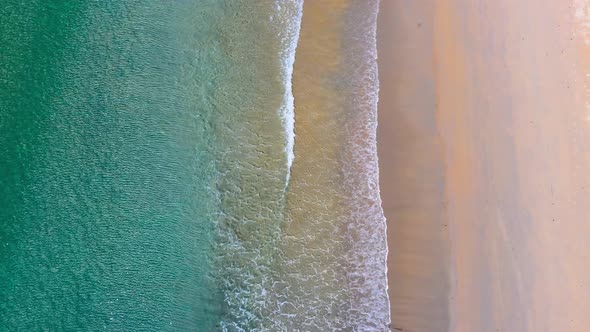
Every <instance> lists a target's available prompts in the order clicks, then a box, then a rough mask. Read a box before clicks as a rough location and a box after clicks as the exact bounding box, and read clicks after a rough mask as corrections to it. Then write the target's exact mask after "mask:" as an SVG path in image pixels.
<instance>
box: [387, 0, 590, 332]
mask: <svg viewBox="0 0 590 332" xmlns="http://www.w3.org/2000/svg"><path fill="white" fill-rule="evenodd" d="M534 5H535V6H534V7H532V6H531V4H530V3H529V4H527V3H525V2H518V1H510V0H498V1H484V0H477V1H475V0H472V1H467V0H441V1H436V2H435V1H429V2H428V3H426V2H421V3H420V4H417V3H416V2H409V1H402V0H391V1H382V8H381V13H380V26H379V29H380V30H379V51H380V53H379V65H380V82H381V94H380V109H379V112H380V114H379V133H378V135H379V153H380V168H381V192H382V198H383V201H384V203H383V204H384V208H385V214H386V217H387V218H388V233H389V234H388V236H389V243H390V256H389V284H390V299H391V304H392V305H391V309H392V321H393V325H394V327H396V328H400V329H403V330H404V331H446V330H448V331H466V332H470V331H482V332H486V331H507V332H512V331H535V332H536V331H587V330H588V329H590V315H587V314H586V312H587V310H588V308H590V292H589V291H588V289H587V288H588V287H590V284H589V282H590V268H589V267H588V265H587V262H588V257H590V242H589V241H587V238H588V234H589V231H590V222H589V220H590V219H589V214H590V195H589V194H588V190H590V176H589V175H587V172H586V170H587V169H589V166H590V165H589V164H590V159H589V157H590V146H589V143H590V128H589V122H588V121H589V112H588V106H587V105H588V101H589V100H590V99H589V97H590V95H589V91H588V88H587V87H588V86H589V84H588V83H589V82H588V77H587V75H588V74H589V73H590V66H589V60H590V57H589V55H590V54H589V47H588V44H587V43H586V40H587V39H588V35H589V34H588V33H587V31H588V29H587V27H586V25H585V20H586V17H587V16H590V15H586V13H587V12H588V11H584V8H583V5H582V2H578V1H559V2H558V1H551V0H540V1H536V2H535V3H534ZM576 6H577V8H578V10H577V11H576ZM576 12H577V15H576Z"/></svg>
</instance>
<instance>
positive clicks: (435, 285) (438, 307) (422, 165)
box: [377, 0, 449, 331]
mask: <svg viewBox="0 0 590 332" xmlns="http://www.w3.org/2000/svg"><path fill="white" fill-rule="evenodd" d="M431 7H432V6H431V5H429V4H426V3H417V2H406V1H397V0H395V1H381V4H380V10H379V18H378V28H377V47H378V64H379V84H380V93H379V105H378V126H377V149H378V154H379V174H380V179H379V185H380V188H381V199H382V207H383V211H384V213H385V217H386V218H387V237H388V248H389V253H388V264H387V271H388V284H389V299H390V313H391V321H392V324H391V326H392V328H393V329H396V328H397V329H403V330H409V331H445V330H447V327H448V324H449V317H448V316H449V315H448V304H447V300H446V299H447V297H448V294H449V279H448V275H449V271H448V264H447V262H448V259H449V255H448V252H449V241H448V235H447V222H446V216H445V210H444V205H445V203H444V190H445V184H444V154H443V143H442V140H441V138H440V137H439V135H438V134H437V130H436V126H437V125H436V121H437V114H436V90H435V88H436V84H435V75H434V74H435V72H434V58H433V51H434V50H433V39H434V36H433V16H434V11H433V9H432V8H431Z"/></svg>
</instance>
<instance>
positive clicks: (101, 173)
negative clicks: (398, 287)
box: [0, 0, 389, 331]
mask: <svg viewBox="0 0 590 332" xmlns="http://www.w3.org/2000/svg"><path fill="white" fill-rule="evenodd" d="M302 5H303V2H302V1H299V0H264V1H251V0H199V1H188V0H185V1H181V0H178V1H139V0H126V1H69V2H65V1H63V2H61V1H60V2H58V1H40V0H30V1H25V2H23V1H19V0H4V1H2V3H1V5H0V45H2V46H1V47H0V133H1V135H0V156H1V157H0V331H37V330H43V331H79V330H90V331H95V330H108V331H147V330H149V331H218V330H221V331H282V330H314V329H315V330H326V329H336V330H358V331H363V330H374V329H377V330H381V329H383V327H384V326H385V325H386V324H387V323H388V314H389V312H388V308H387V295H386V280H385V273H384V272H385V266H384V264H383V263H384V257H385V256H384V255H385V252H386V247H385V242H384V229H383V227H384V224H383V218H382V212H381V209H380V206H379V204H378V203H379V198H378V187H376V181H377V170H376V169H375V165H376V155H375V154H374V151H375V146H374V144H375V137H374V127H375V125H376V119H375V111H376V99H375V98H374V96H375V93H376V89H377V82H376V78H375V76H376V63H375V61H374V58H375V54H373V53H371V52H373V51H372V50H373V49H374V46H375V41H374V25H375V16H376V8H377V7H376V6H377V2H375V3H373V4H370V5H366V4H362V3H360V2H356V3H355V5H354V6H351V7H350V15H349V16H350V17H348V19H347V20H348V21H349V23H348V24H351V29H350V31H349V32H350V36H348V35H347V36H345V37H346V38H348V39H350V40H353V42H351V43H350V45H351V46H352V47H353V48H352V49H351V50H352V51H351V54H354V55H355V56H356V55H360V57H359V56H356V57H354V56H350V57H344V58H345V60H346V66H347V68H351V70H350V71H349V72H348V71H347V72H346V73H341V74H340V75H335V76H334V77H330V78H328V79H326V84H330V85H333V86H339V87H341V88H342V91H343V98H338V102H340V101H342V100H344V101H346V102H347V103H348V106H343V105H340V104H334V105H336V106H335V108H339V110H338V111H337V112H334V115H333V116H334V118H333V119H332V118H325V119H324V120H325V121H327V123H330V128H331V130H333V131H334V132H335V133H336V132H338V133H337V135H336V136H331V137H332V138H330V140H326V142H323V143H322V142H313V144H328V142H331V143H330V144H332V143H334V142H335V143H334V144H333V145H332V146H331V147H328V149H329V150H331V151H332V150H333V151H339V152H337V153H338V154H339V155H340V156H341V157H340V159H338V160H331V161H329V162H326V163H325V164H321V163H324V160H323V159H322V158H318V159H317V160H314V159H309V160H299V161H298V160H297V159H296V155H297V153H295V152H294V151H296V150H297V145H296V143H297V140H296V139H295V136H294V129H296V128H297V123H295V122H294V121H295V116H294V114H295V109H294V100H293V95H292V92H291V89H292V86H291V75H292V71H293V63H294V61H295V59H296V52H295V51H296V45H297V42H298V37H299V36H298V34H299V31H300V24H301V18H302ZM356 7H358V8H357V9H355V8H356ZM361 7H362V8H361ZM365 7H366V8H365ZM367 8H368V9H369V10H368V11H367V13H368V14H366V15H365V14H364V13H365V12H364V10H367ZM355 13H357V14H355ZM363 20H364V21H363ZM345 23H346V22H345ZM357 24H361V25H360V26H361V27H362V29H360V30H358V31H360V33H361V34H363V35H364V37H363V38H359V37H358V35H356V34H354V33H353V32H352V31H357V30H355V29H353V27H354V26H356V25H357ZM367 36H368V37H367ZM371 38H372V39H371ZM365 49H367V50H369V53H368V58H367V59H369V61H368V62H367V61H366V60H364V58H363V56H364V55H365V53H366V52H365ZM363 52H364V53H363ZM363 75H364V76H363ZM367 75H368V76H367ZM357 76H358V77H357ZM367 82H368V83H367ZM364 91H368V93H369V94H367V95H365V94H364V93H365V92H364ZM295 105H296V103H295ZM355 105H357V106H358V107H357V106H355ZM335 125H336V126H335ZM318 126H321V124H319V123H318ZM340 127H341V128H342V131H341V132H340ZM326 128H328V127H326ZM334 128H336V129H334ZM302 132H303V131H302ZM327 135H331V133H327ZM341 137H342V138H341ZM311 140H312V141H313V139H311ZM365 141H366V142H365ZM299 142H300V151H305V150H306V148H305V146H302V145H301V144H305V142H306V140H305V139H301V140H300V141H299ZM359 142H361V143H362V144H360V143H359ZM365 143H367V144H365ZM299 155H300V157H303V158H307V157H305V156H306V154H305V153H301V152H300V153H299ZM294 158H295V160H294ZM296 165H299V166H298V168H297V172H298V173H297V174H299V175H297V176H298V177H297V178H295V173H293V174H292V169H291V168H292V166H293V169H295V166H296ZM306 165H313V167H309V168H308V167H307V166H306ZM313 172H317V174H315V173H313ZM357 175H360V176H357ZM320 178H321V179H337V180H334V181H336V182H338V183H333V185H330V181H332V180H330V181H328V184H329V185H328V187H329V188H328V187H325V188H324V187H322V186H320V185H319V182H318V183H317V184H316V185H315V186H314V185H313V182H314V181H316V180H318V179H320ZM334 181H332V182H334ZM307 184H312V185H311V186H307ZM311 190H313V192H312V191H311ZM289 200H291V201H289ZM334 200H337V201H338V202H339V203H338V204H341V206H332V207H331V205H330V204H331V203H330V202H332V201H334ZM359 203H362V204H364V205H358V204H359ZM326 209H335V210H331V211H327V212H326ZM301 211H305V212H306V213H301ZM302 227H303V228H305V231H304V232H298V231H297V230H299V229H300V228H302ZM332 230H335V231H334V232H332ZM319 236H321V237H323V238H321V239H319V238H318V237H319ZM314 246H315V247H314ZM300 250H301V252H300ZM309 253H312V254H311V255H308V254H309Z"/></svg>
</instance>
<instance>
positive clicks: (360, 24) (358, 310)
mask: <svg viewBox="0 0 590 332" xmlns="http://www.w3.org/2000/svg"><path fill="white" fill-rule="evenodd" d="M355 7H359V8H355ZM378 10H379V4H378V2H377V3H374V4H373V5H359V4H353V8H351V9H350V10H349V16H348V25H347V33H346V34H347V39H349V40H350V44H351V45H354V48H356V49H362V50H366V53H365V54H355V53H350V54H347V66H348V67H349V68H355V70H353V71H352V73H351V74H352V75H353V77H351V82H352V91H354V93H352V94H351V96H350V99H349V101H348V102H347V103H348V104H349V105H350V107H351V112H350V114H349V116H350V118H349V120H348V121H347V122H346V125H345V128H344V131H345V132H346V134H347V137H348V139H347V140H346V144H345V149H344V156H345V157H344V159H345V160H348V161H349V162H347V163H345V167H344V170H343V171H344V174H345V176H344V178H345V179H346V180H347V181H346V185H347V186H348V188H349V190H350V192H352V193H353V195H352V196H351V197H350V201H349V204H350V208H351V211H350V212H351V213H350V220H349V222H348V234H347V237H348V239H349V241H350V243H351V248H350V250H348V255H347V260H348V261H349V262H350V264H351V271H352V272H353V273H351V275H350V276H349V289H350V292H351V293H352V302H353V303H354V305H353V309H351V312H350V319H351V320H352V322H351V323H352V325H353V326H355V328H356V330H357V331H380V330H386V329H387V328H386V327H387V326H388V324H389V323H390V317H389V315H390V310H389V298H388V294H387V238H386V223H385V217H384V214H383V209H382V207H381V197H380V194H379V165H378V157H377V101H378V92H379V80H378V71H377V48H376V45H377V44H376V42H377V40H376V26H377V24H376V23H377V14H378Z"/></svg>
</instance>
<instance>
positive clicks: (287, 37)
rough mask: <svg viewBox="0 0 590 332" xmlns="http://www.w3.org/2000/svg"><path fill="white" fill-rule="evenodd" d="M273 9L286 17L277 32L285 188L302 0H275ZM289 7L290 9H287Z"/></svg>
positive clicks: (291, 156)
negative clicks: (282, 88) (279, 46)
mask: <svg viewBox="0 0 590 332" xmlns="http://www.w3.org/2000/svg"><path fill="white" fill-rule="evenodd" d="M287 2H288V3H287ZM287 5H290V6H293V7H294V8H295V15H293V13H292V12H291V11H292V9H291V8H289V6H287ZM275 9H276V11H277V14H278V16H280V17H286V18H287V19H286V20H285V21H286V23H287V26H286V27H285V29H284V30H282V31H280V32H279V38H280V39H281V41H282V43H283V45H284V48H283V49H282V50H281V51H280V57H281V60H282V68H281V69H282V70H281V71H282V73H281V76H282V77H283V82H284V87H285V92H284V95H283V104H282V106H281V107H280V109H279V115H280V116H281V121H282V123H283V127H284V129H285V152H286V154H287V176H286V179H285V188H286V187H287V185H288V184H289V179H290V178H291V167H292V165H293V160H294V159H295V153H294V148H295V106H294V105H295V98H294V97H293V66H294V64H295V53H296V51H297V44H298V42H299V32H300V31H301V19H302V17H303V0H296V1H292V0H276V2H275ZM289 9H291V10H289Z"/></svg>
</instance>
